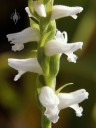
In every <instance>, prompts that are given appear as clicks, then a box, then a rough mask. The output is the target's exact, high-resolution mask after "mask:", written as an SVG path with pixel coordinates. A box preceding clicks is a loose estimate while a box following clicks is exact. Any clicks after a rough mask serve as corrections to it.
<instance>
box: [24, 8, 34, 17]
mask: <svg viewBox="0 0 96 128" xmlns="http://www.w3.org/2000/svg"><path fill="white" fill-rule="evenodd" d="M25 11H26V12H27V14H28V17H33V15H32V14H31V12H30V10H29V7H25Z"/></svg>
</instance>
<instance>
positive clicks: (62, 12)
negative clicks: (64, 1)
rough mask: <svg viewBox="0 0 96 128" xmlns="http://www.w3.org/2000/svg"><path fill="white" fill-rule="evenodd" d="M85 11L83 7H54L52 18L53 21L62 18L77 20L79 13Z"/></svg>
mask: <svg viewBox="0 0 96 128" xmlns="http://www.w3.org/2000/svg"><path fill="white" fill-rule="evenodd" d="M82 11H83V8H82V7H78V6H77V7H69V6H63V5H55V6H53V10H52V16H51V19H52V20H54V19H59V18H62V17H67V16H71V17H73V18H74V19H76V18H77V15H76V14H77V13H80V12H82Z"/></svg>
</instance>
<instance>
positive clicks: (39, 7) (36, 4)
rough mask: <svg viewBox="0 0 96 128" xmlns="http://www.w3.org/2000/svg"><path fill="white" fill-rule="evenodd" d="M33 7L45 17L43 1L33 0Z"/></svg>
mask: <svg viewBox="0 0 96 128" xmlns="http://www.w3.org/2000/svg"><path fill="white" fill-rule="evenodd" d="M33 7H34V10H35V11H36V13H37V14H38V15H39V16H41V17H46V11H45V7H44V4H43V2H42V1H41V0H40V1H33Z"/></svg>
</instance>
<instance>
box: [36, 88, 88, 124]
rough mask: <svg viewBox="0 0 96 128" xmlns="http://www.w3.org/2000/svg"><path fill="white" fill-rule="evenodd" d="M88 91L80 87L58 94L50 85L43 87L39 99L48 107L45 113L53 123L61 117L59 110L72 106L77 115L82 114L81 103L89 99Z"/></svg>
mask: <svg viewBox="0 0 96 128" xmlns="http://www.w3.org/2000/svg"><path fill="white" fill-rule="evenodd" d="M88 95H89V94H88V92H86V90H85V89H80V90H77V91H75V92H71V93H59V94H57V95H56V93H55V92H54V90H53V89H52V88H50V87H48V86H44V87H42V88H41V92H40V94H39V100H40V102H41V104H42V105H43V106H44V107H45V108H46V110H45V112H44V115H45V116H46V117H47V118H48V119H49V120H50V121H51V122H53V123H56V122H57V121H58V119H59V111H60V110H62V109H64V108H67V107H70V108H72V109H74V110H75V112H76V116H78V117H80V116H82V112H83V108H82V107H79V103H81V102H82V101H84V100H85V99H88Z"/></svg>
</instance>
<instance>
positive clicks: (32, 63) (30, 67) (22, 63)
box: [8, 58, 43, 81]
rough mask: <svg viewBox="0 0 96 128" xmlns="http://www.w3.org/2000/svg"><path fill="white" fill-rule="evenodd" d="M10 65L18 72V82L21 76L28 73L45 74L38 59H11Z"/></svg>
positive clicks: (9, 60) (15, 79) (16, 77)
mask: <svg viewBox="0 0 96 128" xmlns="http://www.w3.org/2000/svg"><path fill="white" fill-rule="evenodd" d="M8 65H9V66H10V67H12V68H14V69H16V70H18V74H17V75H16V76H15V78H14V81H17V80H18V79H19V78H20V77H21V75H23V74H24V73H26V72H33V73H38V74H43V72H42V69H41V67H40V65H39V63H38V61H37V58H29V59H13V58H9V59H8Z"/></svg>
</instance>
